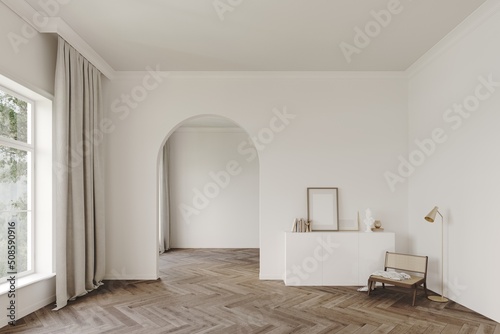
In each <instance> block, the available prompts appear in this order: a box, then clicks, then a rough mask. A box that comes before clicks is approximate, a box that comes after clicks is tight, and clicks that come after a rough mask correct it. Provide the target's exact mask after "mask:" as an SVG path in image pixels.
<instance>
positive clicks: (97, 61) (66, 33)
mask: <svg viewBox="0 0 500 334" xmlns="http://www.w3.org/2000/svg"><path fill="white" fill-rule="evenodd" d="M1 1H2V2H3V3H4V4H5V5H6V6H7V7H9V8H10V9H11V10H12V11H13V12H14V13H16V14H17V15H18V16H19V17H21V18H22V19H23V20H24V21H26V22H27V23H28V24H29V25H30V26H32V27H33V28H34V29H35V30H37V31H38V32H40V33H53V34H58V35H59V36H61V37H62V38H64V39H65V40H66V41H67V42H68V43H69V44H71V46H73V47H74V48H75V49H76V50H78V52H80V53H81V54H82V55H83V56H84V57H85V58H86V59H87V60H88V61H90V62H91V63H92V64H93V65H94V66H95V67H97V68H98V69H99V71H101V73H102V74H104V75H105V76H106V77H107V78H108V79H110V80H113V79H114V78H115V75H116V71H115V70H114V69H113V68H112V67H111V66H110V65H109V64H108V63H107V62H106V61H105V60H104V59H103V58H102V57H101V56H100V55H99V54H98V53H97V52H96V51H95V50H94V49H93V48H92V47H91V46H90V45H89V44H88V43H87V42H85V40H84V39H83V38H82V37H80V35H78V34H77V33H76V32H75V31H74V30H73V29H72V28H71V27H70V26H69V25H68V24H67V23H66V22H65V21H64V20H63V19H61V18H60V17H47V20H46V21H44V24H43V25H42V24H37V23H36V21H35V19H36V18H40V17H41V16H42V17H45V15H42V14H41V13H39V12H37V11H36V10H35V9H34V8H33V7H31V6H30V5H29V4H28V3H27V2H26V1H24V0H1Z"/></svg>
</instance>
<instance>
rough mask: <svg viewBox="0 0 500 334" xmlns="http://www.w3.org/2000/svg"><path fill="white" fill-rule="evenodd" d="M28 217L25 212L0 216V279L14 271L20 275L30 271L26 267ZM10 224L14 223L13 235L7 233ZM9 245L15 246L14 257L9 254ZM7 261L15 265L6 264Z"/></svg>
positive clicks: (28, 243) (28, 246) (28, 253)
mask: <svg viewBox="0 0 500 334" xmlns="http://www.w3.org/2000/svg"><path fill="white" fill-rule="evenodd" d="M29 217H30V214H28V213H27V212H18V213H6V212H4V213H3V214H2V215H0V279H1V278H5V277H6V276H8V274H7V273H8V272H13V271H14V270H15V272H17V273H22V272H25V271H28V270H30V269H31V268H29V265H28V259H29V255H30V242H29V232H30V230H31V228H30V223H29V222H30V219H29ZM12 223H15V227H16V228H15V230H14V231H15V233H12V230H11V231H10V232H9V226H12ZM9 235H10V237H9ZM9 240H10V243H9ZM9 245H11V246H12V245H14V246H15V248H14V249H15V251H16V253H15V255H14V254H12V253H9V251H8V250H9V249H8V246H9ZM9 260H11V261H15V263H13V262H8V261H9ZM13 265H15V267H13Z"/></svg>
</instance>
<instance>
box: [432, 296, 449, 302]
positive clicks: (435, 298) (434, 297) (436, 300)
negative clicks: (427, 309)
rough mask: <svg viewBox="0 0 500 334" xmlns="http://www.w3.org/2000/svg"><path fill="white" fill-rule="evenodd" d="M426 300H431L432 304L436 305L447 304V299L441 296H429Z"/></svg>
mask: <svg viewBox="0 0 500 334" xmlns="http://www.w3.org/2000/svg"><path fill="white" fill-rule="evenodd" d="M427 299H429V300H432V301H433V302H437V303H446V302H448V298H446V297H443V296H429V297H427Z"/></svg>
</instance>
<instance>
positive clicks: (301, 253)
mask: <svg viewBox="0 0 500 334" xmlns="http://www.w3.org/2000/svg"><path fill="white" fill-rule="evenodd" d="M285 247H286V254H285V257H286V260H285V261H286V265H285V269H286V272H285V284H286V285H295V286H300V285H313V286H319V285H366V283H367V280H368V276H370V274H371V273H373V272H374V271H376V270H381V269H383V267H384V255H385V252H387V251H390V252H394V248H395V236H394V233H391V232H373V233H365V232H344V231H343V232H310V233H292V232H286V241H285Z"/></svg>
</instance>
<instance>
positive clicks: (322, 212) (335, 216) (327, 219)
mask: <svg viewBox="0 0 500 334" xmlns="http://www.w3.org/2000/svg"><path fill="white" fill-rule="evenodd" d="M307 220H308V221H310V222H311V224H312V226H311V229H312V230H313V231H322V230H327V231H328V230H329V231H338V230H339V200H338V188H307Z"/></svg>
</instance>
